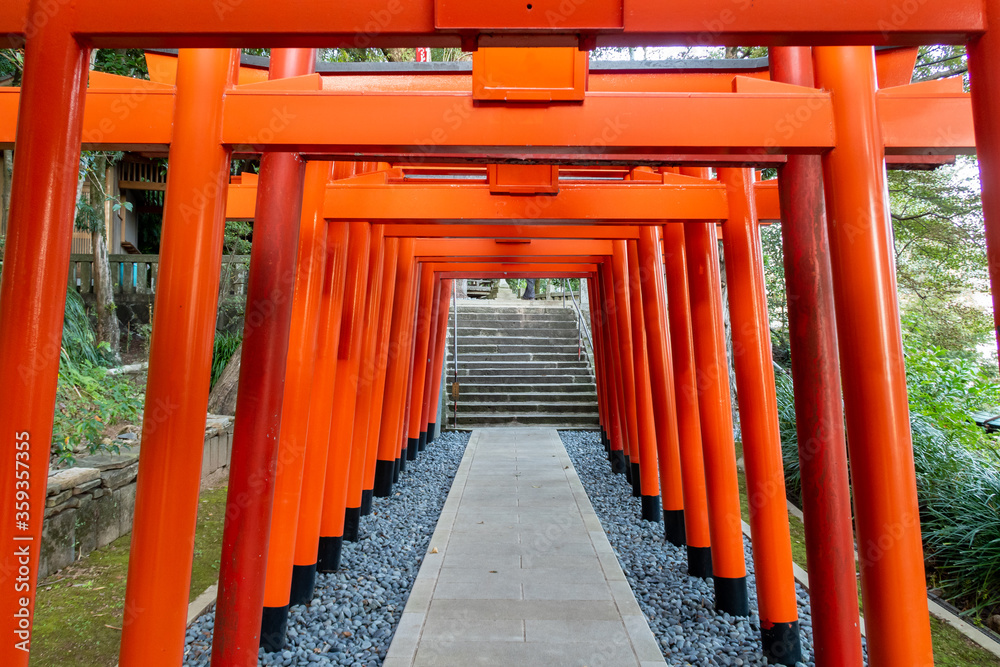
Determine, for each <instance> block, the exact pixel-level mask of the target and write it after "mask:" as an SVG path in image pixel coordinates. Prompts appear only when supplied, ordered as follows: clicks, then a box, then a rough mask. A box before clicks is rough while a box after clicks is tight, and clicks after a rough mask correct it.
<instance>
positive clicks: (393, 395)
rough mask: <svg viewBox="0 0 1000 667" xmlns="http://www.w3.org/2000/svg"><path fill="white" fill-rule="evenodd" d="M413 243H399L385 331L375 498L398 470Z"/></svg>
mask: <svg viewBox="0 0 1000 667" xmlns="http://www.w3.org/2000/svg"><path fill="white" fill-rule="evenodd" d="M413 246H414V241H413V239H409V238H407V239H402V240H400V242H399V259H398V261H397V263H396V275H395V287H394V292H395V295H394V297H393V304H392V322H391V326H390V328H389V348H388V353H387V365H386V380H385V397H384V399H383V401H382V426H381V428H380V429H379V434H378V460H376V461H375V487H374V493H375V496H376V497H378V498H385V497H387V496H389V495H391V494H392V485H393V484H394V483H395V480H396V479H397V477H398V474H399V473H398V470H399V439H398V438H399V429H400V422H401V421H402V418H403V402H404V401H405V384H404V383H405V382H406V379H405V378H406V376H405V359H404V358H403V350H404V349H405V348H406V347H407V346H408V342H409V341H408V340H406V339H404V337H405V336H408V335H409V328H408V327H407V325H406V321H407V319H408V316H409V308H410V295H411V292H412V290H411V285H412V283H413V281H414V273H415V272H414V268H415V266H414V261H413V250H414V248H413Z"/></svg>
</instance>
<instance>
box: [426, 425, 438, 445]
mask: <svg viewBox="0 0 1000 667" xmlns="http://www.w3.org/2000/svg"><path fill="white" fill-rule="evenodd" d="M437 429H438V425H437V422H431V423H430V424H428V425H427V444H428V445H433V444H434V441H435V440H437V436H436V435H434V434H435V433H437Z"/></svg>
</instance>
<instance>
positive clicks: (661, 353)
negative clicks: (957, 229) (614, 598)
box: [638, 226, 685, 547]
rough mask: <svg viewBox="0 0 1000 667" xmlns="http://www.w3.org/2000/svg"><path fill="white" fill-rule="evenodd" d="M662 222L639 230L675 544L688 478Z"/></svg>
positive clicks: (666, 527) (667, 531) (663, 481)
mask: <svg viewBox="0 0 1000 667" xmlns="http://www.w3.org/2000/svg"><path fill="white" fill-rule="evenodd" d="M661 234H662V233H661V231H660V228H659V227H652V226H646V227H641V228H640V229H639V242H638V254H639V257H638V259H639V262H640V266H641V269H640V270H641V275H642V284H641V286H638V287H639V288H640V289H641V293H642V306H643V307H642V313H643V317H644V318H645V327H646V345H647V347H648V350H649V363H650V384H651V387H652V392H653V404H654V406H655V408H654V410H653V414H654V415H655V418H656V436H657V437H656V442H657V457H656V458H657V461H659V464H660V487H661V488H660V494H661V495H662V496H663V534H664V537H666V540H667V541H668V542H670V543H671V544H673V545H674V546H677V547H681V546H684V544H685V537H684V483H683V481H682V474H681V453H680V440H679V439H678V435H677V401H676V398H675V396H674V369H673V362H672V360H671V358H670V333H669V332H668V331H667V317H666V306H667V288H666V284H665V282H664V281H665V276H664V266H663V251H662V249H661V247H662V243H661V240H662V239H661Z"/></svg>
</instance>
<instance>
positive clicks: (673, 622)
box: [559, 431, 815, 667]
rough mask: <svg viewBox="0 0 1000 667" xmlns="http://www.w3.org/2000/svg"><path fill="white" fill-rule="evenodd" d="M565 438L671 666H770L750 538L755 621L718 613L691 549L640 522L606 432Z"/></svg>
mask: <svg viewBox="0 0 1000 667" xmlns="http://www.w3.org/2000/svg"><path fill="white" fill-rule="evenodd" d="M559 435H560V436H561V437H562V441H563V444H564V445H565V446H566V451H567V452H568V453H569V457H570V459H571V460H572V461H573V466H574V467H575V468H576V471H577V474H578V475H579V476H580V480H581V481H582V482H583V486H584V488H585V489H586V490H587V495H588V496H590V502H591V504H593V506H594V510H595V511H596V512H597V516H598V518H600V520H601V524H602V525H603V526H604V530H605V532H606V533H607V535H608V540H609V541H610V542H611V546H612V548H614V550H615V553H616V554H617V555H618V561H619V562H620V563H621V566H622V569H623V570H624V571H625V577H626V578H627V579H628V582H629V584H630V585H631V586H632V590H633V591H634V592H635V597H636V599H637V600H638V601H639V606H640V607H641V608H642V612H643V614H645V616H646V620H647V621H648V622H649V627H650V628H651V629H652V631H653V634H654V635H655V636H656V638H657V640H658V641H659V643H660V648H661V650H662V651H663V656H664V658H665V659H666V661H667V664H668V665H699V666H702V665H704V666H707V665H718V666H722V665H727V666H728V665H747V666H754V667H756V666H764V665H767V664H768V663H767V660H766V659H765V658H764V656H763V653H762V652H761V648H760V627H759V619H758V616H757V613H756V606H757V594H756V589H755V581H754V574H753V558H752V556H751V553H750V541H749V540H748V539H746V537H744V539H743V548H744V551H745V552H746V564H747V573H748V577H747V585H748V587H749V589H750V608H751V613H750V617H749V618H740V617H733V616H730V615H729V614H719V613H716V612H715V610H714V609H713V603H712V600H713V597H714V595H713V589H712V582H711V580H707V581H706V580H702V579H698V578H695V577H691V576H689V575H688V573H687V558H686V553H685V549H684V548H678V547H675V546H673V545H672V544H670V543H668V542H667V541H666V540H665V539H664V538H663V524H662V523H652V522H649V521H642V520H641V519H640V518H639V516H640V506H639V499H638V498H633V497H632V489H631V487H630V486H629V485H628V484H626V483H625V477H624V476H622V475H612V474H610V468H609V467H608V461H607V457H606V455H605V452H604V448H603V447H602V446H601V439H600V434H599V433H598V432H596V431H560V432H559ZM795 588H796V592H797V594H798V602H799V624H800V629H801V637H802V652H803V659H804V662H801V663H798V664H799V666H800V667H801V666H802V665H808V666H809V667H814V665H815V663H814V662H813V660H812V616H811V613H810V607H809V595H808V593H807V592H806V590H805V589H804V588H802V587H801V586H800V585H798V584H796V585H795Z"/></svg>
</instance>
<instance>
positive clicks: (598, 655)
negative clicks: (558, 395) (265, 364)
mask: <svg viewBox="0 0 1000 667" xmlns="http://www.w3.org/2000/svg"><path fill="white" fill-rule="evenodd" d="M665 664H666V663H665V661H664V660H663V656H662V655H661V654H660V651H659V648H658V645H657V642H656V639H655V638H654V637H653V633H652V632H650V630H649V625H648V624H647V623H646V619H645V618H644V617H643V616H642V613H641V612H640V610H639V605H638V603H636V600H635V596H634V595H633V594H632V590H631V588H629V586H628V583H627V582H626V580H625V576H624V574H623V573H622V570H621V566H620V565H619V564H618V560H617V559H616V558H615V556H614V553H613V552H612V551H611V546H610V544H609V543H608V539H607V536H606V535H605V534H604V531H603V529H602V528H601V524H600V521H599V520H598V519H597V516H596V515H595V514H594V509H593V507H592V506H591V504H590V500H589V499H588V498H587V494H586V493H585V492H584V490H583V486H582V485H581V484H580V480H579V478H578V477H577V474H576V471H575V470H574V469H573V464H572V463H571V462H570V459H569V457H568V456H567V455H566V450H565V449H564V448H563V445H562V441H561V440H560V439H559V435H558V433H557V432H556V431H555V429H545V428H496V429H478V430H476V431H475V432H474V433H473V435H472V438H471V439H470V441H469V445H468V447H467V449H466V452H465V456H464V458H463V459H462V464H461V466H460V467H459V470H458V473H457V475H456V476H455V480H454V482H453V484H452V488H451V492H450V493H449V495H448V500H447V502H446V503H445V507H444V511H443V512H442V513H441V519H440V520H439V521H438V525H437V528H436V529H435V531H434V535H433V537H432V538H431V544H430V548H429V551H428V553H427V555H426V557H425V559H424V562H423V564H422V566H421V568H420V572H419V574H418V575H417V580H416V582H415V584H414V588H413V592H412V593H411V594H410V598H409V599H408V600H407V603H406V609H405V610H404V612H403V622H401V624H400V626H399V629H397V631H396V634H395V636H394V637H393V640H392V644H391V646H390V647H389V653H388V655H387V656H386V659H385V662H384V665H385V667H421V666H423V665H429V666H430V665H432V666H433V667H450V666H455V667H458V666H461V667H466V666H468V665H483V666H485V667H493V666H500V665H518V666H519V667H520V666H532V665H539V666H541V665H545V666H546V667H549V666H553V667H558V666H562V665H566V666H574V667H582V666H587V667H598V666H600V665H614V666H615V667H625V666H629V665H631V666H634V667H653V666H654V665H665Z"/></svg>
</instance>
